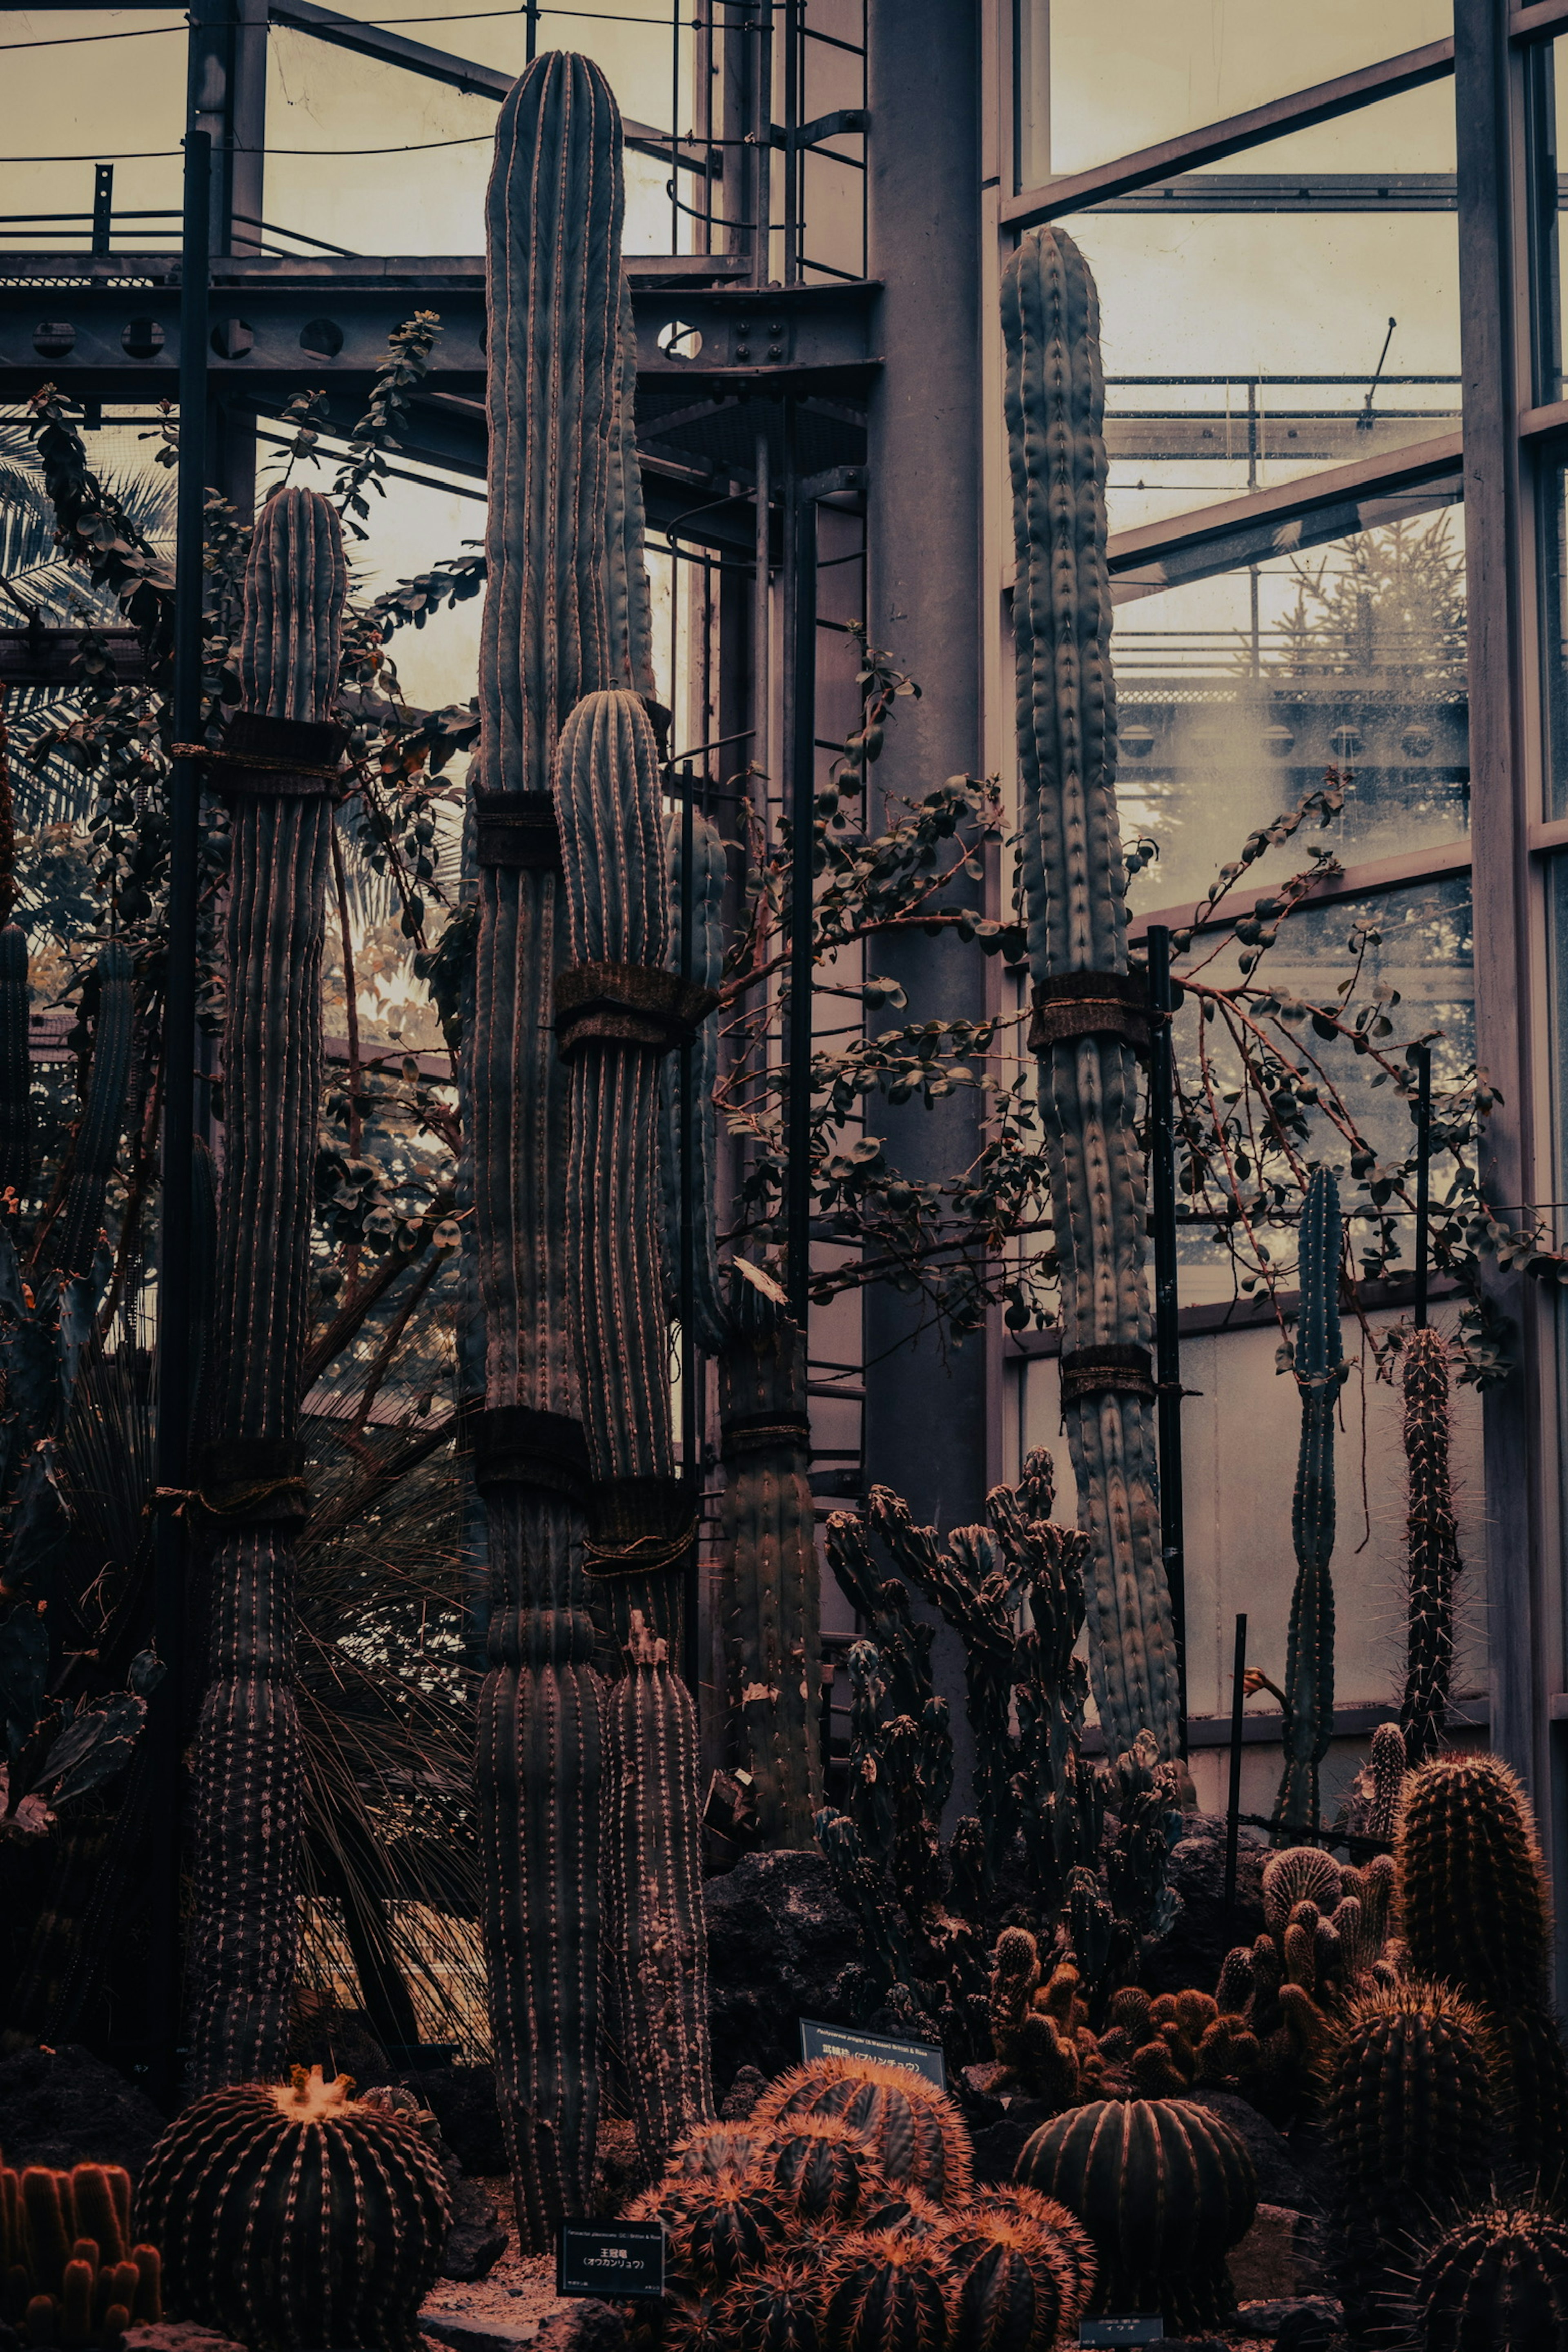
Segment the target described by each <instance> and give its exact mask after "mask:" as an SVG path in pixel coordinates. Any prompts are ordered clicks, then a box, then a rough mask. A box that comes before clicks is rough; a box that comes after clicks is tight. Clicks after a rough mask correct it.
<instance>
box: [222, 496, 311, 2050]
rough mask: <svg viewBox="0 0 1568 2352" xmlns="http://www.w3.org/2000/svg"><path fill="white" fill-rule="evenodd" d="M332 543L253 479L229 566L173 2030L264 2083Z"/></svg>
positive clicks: (276, 2033)
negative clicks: (177, 2011) (203, 1654)
mask: <svg viewBox="0 0 1568 2352" xmlns="http://www.w3.org/2000/svg"><path fill="white" fill-rule="evenodd" d="M347 583H348V572H347V566H346V565H345V563H344V561H343V550H342V532H341V530H340V527H339V522H338V517H337V513H336V511H335V509H333V508H332V506H331V504H330V502H329V501H328V500H327V499H324V498H322V497H321V496H320V495H319V494H318V493H317V492H316V491H314V490H300V489H281V490H278V491H276V492H274V494H273V495H272V497H271V498H269V499H268V501H267V504H266V505H265V506H264V507H263V508H262V509H261V513H260V515H259V516H258V520H257V524H256V530H255V533H254V536H253V538H252V541H251V546H250V552H249V556H248V559H247V564H246V572H245V587H244V598H243V604H242V613H241V624H240V641H239V660H238V668H239V683H240V696H241V709H240V712H239V713H238V714H237V716H236V717H235V718H234V719H231V721H230V723H229V728H228V732H227V736H226V748H227V750H228V751H229V754H230V757H231V759H232V758H233V757H235V755H239V756H241V757H243V756H244V754H245V752H246V751H250V752H252V753H254V754H256V755H258V756H259V757H262V758H263V759H265V760H270V761H271V763H272V765H271V767H270V769H268V768H267V767H265V766H264V767H263V768H262V769H260V770H255V769H252V770H246V769H244V768H243V767H241V768H236V767H234V766H232V765H226V766H224V767H223V768H222V770H221V771H220V779H221V780H222V781H224V782H226V784H232V783H234V782H235V780H236V779H237V780H238V783H237V790H236V791H235V793H234V814H233V828H232V847H231V852H230V877H231V878H230V887H229V894H228V924H227V935H226V947H225V984H226V1019H225V1029H224V1047H223V1066H224V1108H225V1129H224V1134H225V1144H224V1168H223V1186H222V1192H221V1195H220V1198H219V1203H218V1244H217V1272H216V1285H215V1288H216V1328H215V1336H214V1356H215V1361H214V1367H213V1378H212V1381H211V1386H210V1392H211V1400H212V1408H211V1428H212V1439H211V1442H210V1444H208V1446H207V1449H206V1451H205V1454H204V1455H203V1456H202V1457H201V1460H202V1470H201V1484H202V1487H203V1490H204V1493H205V1498H206V1501H207V1506H208V1508H209V1510H210V1511H212V1512H214V1513H215V1515H216V1517H217V1524H218V1527H219V1530H220V1533H219V1538H218V1542H217V1545H216V1550H215V1552H214V1554H213V1558H212V1561H211V1565H210V1567H209V1569H208V1570H207V1573H206V1584H207V1590H208V1592H209V1594H210V1626H211V1632H210V1656H209V1672H208V1679H207V1684H206V1689H205V1696H204V1697H203V1700H202V1710H201V1719H200V1723H199V1726H198V1727H197V1732H196V1741H195V1770H194V1798H193V1803H192V1818H193V1821H194V1822H195V1869H194V1876H195V1919H194V1924H193V1930H192V1936H191V1945H190V1976H191V1986H192V1994H193V1999H192V2003H191V2026H190V2030H191V2038H192V2043H193V2048H194V2072H195V2081H196V2084H197V2086H198V2088H200V2089H203V2090H206V2089H211V2088H213V2087H215V2086H216V2085H217V2084H224V2083H235V2082H246V2081H252V2080H255V2079H256V2078H258V2076H262V2075H268V2074H277V2073H278V2072H279V2070H280V2068H281V2066H282V2063H283V2056H284V2050H285V2045H286V2037H287V2029H288V2017H289V1994H290V1990H291V1987H292V1979H293V1969H294V1952H295V1944H296V1937H297V1928H296V1924H295V1915H296V1887H295V1880H296V1874H297V1871H298V1866H299V1843H300V1818H301V1816H300V1806H301V1790H300V1719H299V1711H298V1706H297V1704H296V1700H295V1695H294V1657H293V1645H294V1633H293V1595H294V1578H295V1543H296V1538H297V1535H298V1530H299V1528H300V1523H301V1522H302V1520H303V1518H304V1516H305V1511H306V1504H307V1498H306V1495H305V1489H304V1486H303V1484H302V1481H301V1475H300V1474H301V1469H302V1456H301V1454H300V1388H301V1372H302V1368H303V1364H304V1354H305V1342H306V1339H307V1338H308V1336H309V1331H310V1234H311V1226H312V1220H313V1214H314V1203H315V1172H316V1096H317V1091H318V1088H319V1086H320V1082H321V943H322V934H323V926H324V920H325V893H326V880H327V868H328V864H329V860H330V857H331V834H332V807H331V800H330V798H329V797H328V795H327V793H326V790H325V786H324V780H323V779H322V777H321V775H320V774H319V773H318V774H316V775H315V776H313V777H312V776H311V775H310V773H309V771H310V770H317V771H319V770H320V769H321V768H322V766H323V765H324V766H326V767H327V768H329V769H330V768H331V765H332V764H334V762H335V759H336V749H337V742H338V736H337V730H336V729H335V728H334V727H332V726H331V724H330V723H328V720H329V713H330V712H331V708H332V704H333V699H334V698H335V695H336V692H337V686H338V669H339V656H340V640H341V636H342V606H343V597H344V594H345V593H346V589H347ZM283 759H291V760H294V761H298V762H299V765H300V769H301V771H304V773H301V774H300V776H298V777H296V776H293V775H289V774H280V773H279V772H278V762H279V760H283Z"/></svg>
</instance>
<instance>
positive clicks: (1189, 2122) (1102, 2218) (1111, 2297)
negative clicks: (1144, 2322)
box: [1016, 2099, 1258, 2335]
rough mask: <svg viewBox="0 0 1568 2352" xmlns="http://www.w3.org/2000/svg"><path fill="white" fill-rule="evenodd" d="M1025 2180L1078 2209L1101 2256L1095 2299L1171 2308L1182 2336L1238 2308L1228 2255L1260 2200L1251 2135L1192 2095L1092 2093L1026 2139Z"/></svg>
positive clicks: (1101, 2304)
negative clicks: (1137, 2096) (1240, 2131)
mask: <svg viewBox="0 0 1568 2352" xmlns="http://www.w3.org/2000/svg"><path fill="white" fill-rule="evenodd" d="M1016 2177H1017V2179H1019V2180H1020V2181H1022V2182H1024V2183H1025V2184H1026V2185H1027V2186H1028V2187H1030V2188H1032V2189H1037V2190H1039V2191H1041V2192H1042V2193H1043V2194H1044V2195H1046V2196H1047V2197H1051V2198H1055V2199H1058V2200H1060V2202H1061V2203H1062V2204H1064V2205H1066V2206H1067V2207H1068V2209H1069V2210H1070V2211H1072V2212H1074V2213H1076V2214H1077V2215H1078V2217H1079V2221H1081V2222H1082V2223H1083V2225H1084V2227H1085V2229H1086V2230H1087V2231H1089V2236H1090V2238H1091V2239H1092V2240H1093V2241H1094V2247H1095V2252H1096V2253H1097V2255H1098V2256H1099V2259H1100V2289H1099V2293H1098V2295H1097V2297H1096V2307H1098V2308H1099V2309H1100V2310H1101V2311H1105V2310H1110V2311H1117V2312H1127V2311H1158V2312H1163V2315H1164V2318H1165V2324H1166V2327H1167V2329H1168V2331H1169V2332H1171V2333H1172V2334H1175V2335H1185V2334H1187V2333H1188V2332H1189V2331H1192V2332H1193V2333H1197V2332H1199V2331H1201V2330H1203V2329H1205V2328H1210V2327H1216V2326H1224V2325H1225V2324H1226V2322H1227V2321H1228V2320H1230V2319H1231V2318H1232V2317H1233V2315H1234V2314H1235V2310H1236V2295H1235V2291H1234V2289H1233V2287H1232V2285H1231V2283H1230V2275H1229V2273H1228V2271H1227V2270H1226V2254H1227V2253H1228V2252H1229V2251H1230V2249H1231V2247H1232V2246H1234V2245H1236V2244H1237V2242H1239V2241H1240V2240H1241V2239H1242V2238H1244V2237H1245V2236H1246V2234H1247V2231H1248V2230H1249V2229H1250V2227H1251V2225H1252V2218H1253V2215H1254V2213H1255V2212H1256V2210H1257V2207H1258V2177H1257V2173H1256V2171H1255V2170H1254V2168H1253V2163H1252V2158H1251V2157H1250V2156H1249V2155H1248V2154H1247V2145H1246V2142H1245V2141H1244V2140H1243V2139H1242V2138H1241V2137H1239V2135H1238V2134H1237V2132H1236V2131H1235V2130H1234V2129H1233V2128H1232V2126H1230V2125H1229V2124H1227V2123H1226V2121H1225V2120H1224V2119H1223V2117H1221V2116H1218V2115H1216V2114H1215V2113H1214V2112H1212V2111H1211V2110H1210V2109H1209V2108H1207V2107H1202V2106H1198V2105H1194V2103H1193V2102H1192V2101H1190V2100H1186V2099H1095V2100H1090V2101H1089V2102H1088V2103H1087V2104H1085V2105H1081V2106H1075V2107H1073V2108H1070V2109H1069V2110H1068V2112H1067V2113H1066V2114H1065V2115H1061V2116H1053V2117H1052V2119H1051V2120H1050V2121H1049V2122H1048V2123H1045V2124H1042V2125H1041V2126H1040V2127H1039V2129H1038V2130H1037V2132H1036V2133H1035V2134H1034V2135H1033V2137H1031V2138H1030V2139H1029V2140H1028V2141H1027V2142H1026V2145H1025V2147H1024V2150H1023V2153H1022V2154H1021V2156H1020V2157H1019V2158H1018V2164H1017V2174H1016Z"/></svg>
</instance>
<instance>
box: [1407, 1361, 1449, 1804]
mask: <svg viewBox="0 0 1568 2352" xmlns="http://www.w3.org/2000/svg"><path fill="white" fill-rule="evenodd" d="M1448 1389H1449V1382H1448V1347H1447V1340H1445V1339H1443V1337H1442V1335H1441V1334H1440V1333H1439V1332H1436V1331H1434V1330H1432V1329H1431V1328H1425V1329H1422V1330H1419V1331H1412V1333H1411V1334H1410V1337H1409V1339H1407V1340H1406V1341H1405V1474H1406V1478H1407V1482H1408V1484H1407V1499H1406V1507H1405V1575H1406V1579H1407V1581H1408V1612H1409V1613H1408V1618H1407V1621H1406V1633H1405V1698H1404V1702H1403V1704H1402V1706H1401V1707H1400V1710H1399V1723H1400V1728H1401V1729H1402V1731H1403V1732H1404V1734H1405V1755H1406V1758H1407V1760H1408V1761H1409V1763H1410V1764H1411V1765H1413V1766H1414V1765H1416V1764H1425V1762H1426V1759H1427V1758H1428V1757H1429V1756H1432V1755H1435V1754H1436V1750H1437V1748H1438V1746H1439V1744H1440V1743H1441V1740H1442V1737H1443V1727H1444V1725H1445V1723H1446V1722H1447V1712H1448V1689H1449V1684H1450V1681H1451V1678H1452V1675H1453V1667H1454V1580H1455V1578H1456V1577H1457V1576H1458V1572H1459V1570H1460V1568H1461V1567H1462V1565H1463V1563H1462V1561H1461V1560H1460V1558H1459V1538H1458V1521H1457V1520H1456V1518H1455V1517H1454V1494H1453V1486H1452V1483H1451V1480H1450V1477H1449V1470H1448V1443H1449V1435H1450V1416H1449V1409H1448Z"/></svg>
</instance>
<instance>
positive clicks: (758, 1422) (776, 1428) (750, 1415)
mask: <svg viewBox="0 0 1568 2352" xmlns="http://www.w3.org/2000/svg"><path fill="white" fill-rule="evenodd" d="M719 1438H720V1451H721V1454H722V1455H723V1458H724V1460H725V1461H726V1462H734V1461H737V1460H738V1459H739V1458H740V1456H741V1455H742V1454H768V1453H771V1452H772V1451H773V1448H774V1447H775V1446H788V1447H789V1448H791V1449H792V1451H793V1450H794V1449H795V1447H797V1446H798V1447H799V1448H800V1449H801V1450H802V1451H803V1452H805V1453H806V1454H809V1453H810V1452H811V1415H810V1414H809V1413H805V1412H798V1413H796V1412H790V1413H781V1412H742V1413H737V1414H736V1415H735V1417H734V1418H733V1419H732V1420H731V1421H726V1422H723V1423H721V1424H720V1431H719Z"/></svg>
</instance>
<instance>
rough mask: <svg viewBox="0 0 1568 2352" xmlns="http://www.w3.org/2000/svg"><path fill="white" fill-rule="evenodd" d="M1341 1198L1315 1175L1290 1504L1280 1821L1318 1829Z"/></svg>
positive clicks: (1325, 1741) (1330, 1606)
mask: <svg viewBox="0 0 1568 2352" xmlns="http://www.w3.org/2000/svg"><path fill="white" fill-rule="evenodd" d="M1340 1241H1341V1223H1340V1191H1339V1186H1338V1184H1337V1183H1336V1182H1335V1181H1334V1179H1333V1177H1332V1176H1331V1175H1330V1173H1329V1171H1328V1170H1327V1169H1326V1168H1319V1169H1317V1170H1315V1171H1314V1172H1313V1174H1312V1177H1311V1180H1310V1182H1309V1184H1308V1186H1307V1197H1306V1199H1305V1201H1304V1202H1302V1206H1301V1224H1300V1273H1299V1275H1298V1277H1297V1278H1298V1281H1299V1284H1300V1296H1301V1310H1300V1320H1299V1321H1298V1323H1297V1326H1296V1343H1295V1350H1294V1355H1293V1358H1292V1364H1291V1369H1292V1370H1293V1371H1294V1372H1295V1375H1296V1386H1297V1388H1298V1389H1299V1390H1300V1397H1301V1443H1300V1454H1299V1457H1298V1460H1297V1465H1296V1487H1295V1493H1294V1495H1293V1496H1292V1498H1291V1505H1290V1535H1291V1539H1292V1541H1293V1543H1294V1545H1295V1548H1296V1584H1295V1590H1294V1591H1293V1593H1292V1595H1291V1600H1290V1633H1289V1644H1288V1646H1287V1649H1286V1654H1285V1719H1284V1728H1283V1735H1282V1736H1283V1739H1284V1745H1285V1770H1284V1773H1283V1775H1282V1777H1281V1779H1280V1782H1279V1798H1278V1800H1277V1801H1276V1803H1275V1809H1274V1818H1275V1821H1276V1822H1277V1823H1278V1825H1279V1827H1280V1828H1281V1829H1289V1830H1300V1829H1306V1830H1315V1829H1316V1828H1317V1826H1318V1769H1319V1767H1320V1765H1321V1763H1322V1760H1323V1759H1324V1757H1325V1756H1326V1755H1327V1754H1328V1752H1329V1741H1330V1739H1331V1737H1332V1735H1333V1727H1334V1587H1333V1579H1332V1576H1331V1573H1330V1562H1331V1559H1332V1558H1333V1551H1334V1416H1335V1413H1336V1412H1337V1410H1338V1406H1339V1395H1340V1387H1341V1384H1342V1381H1343V1379H1344V1343H1343V1340H1342V1337H1341V1332H1340Z"/></svg>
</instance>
